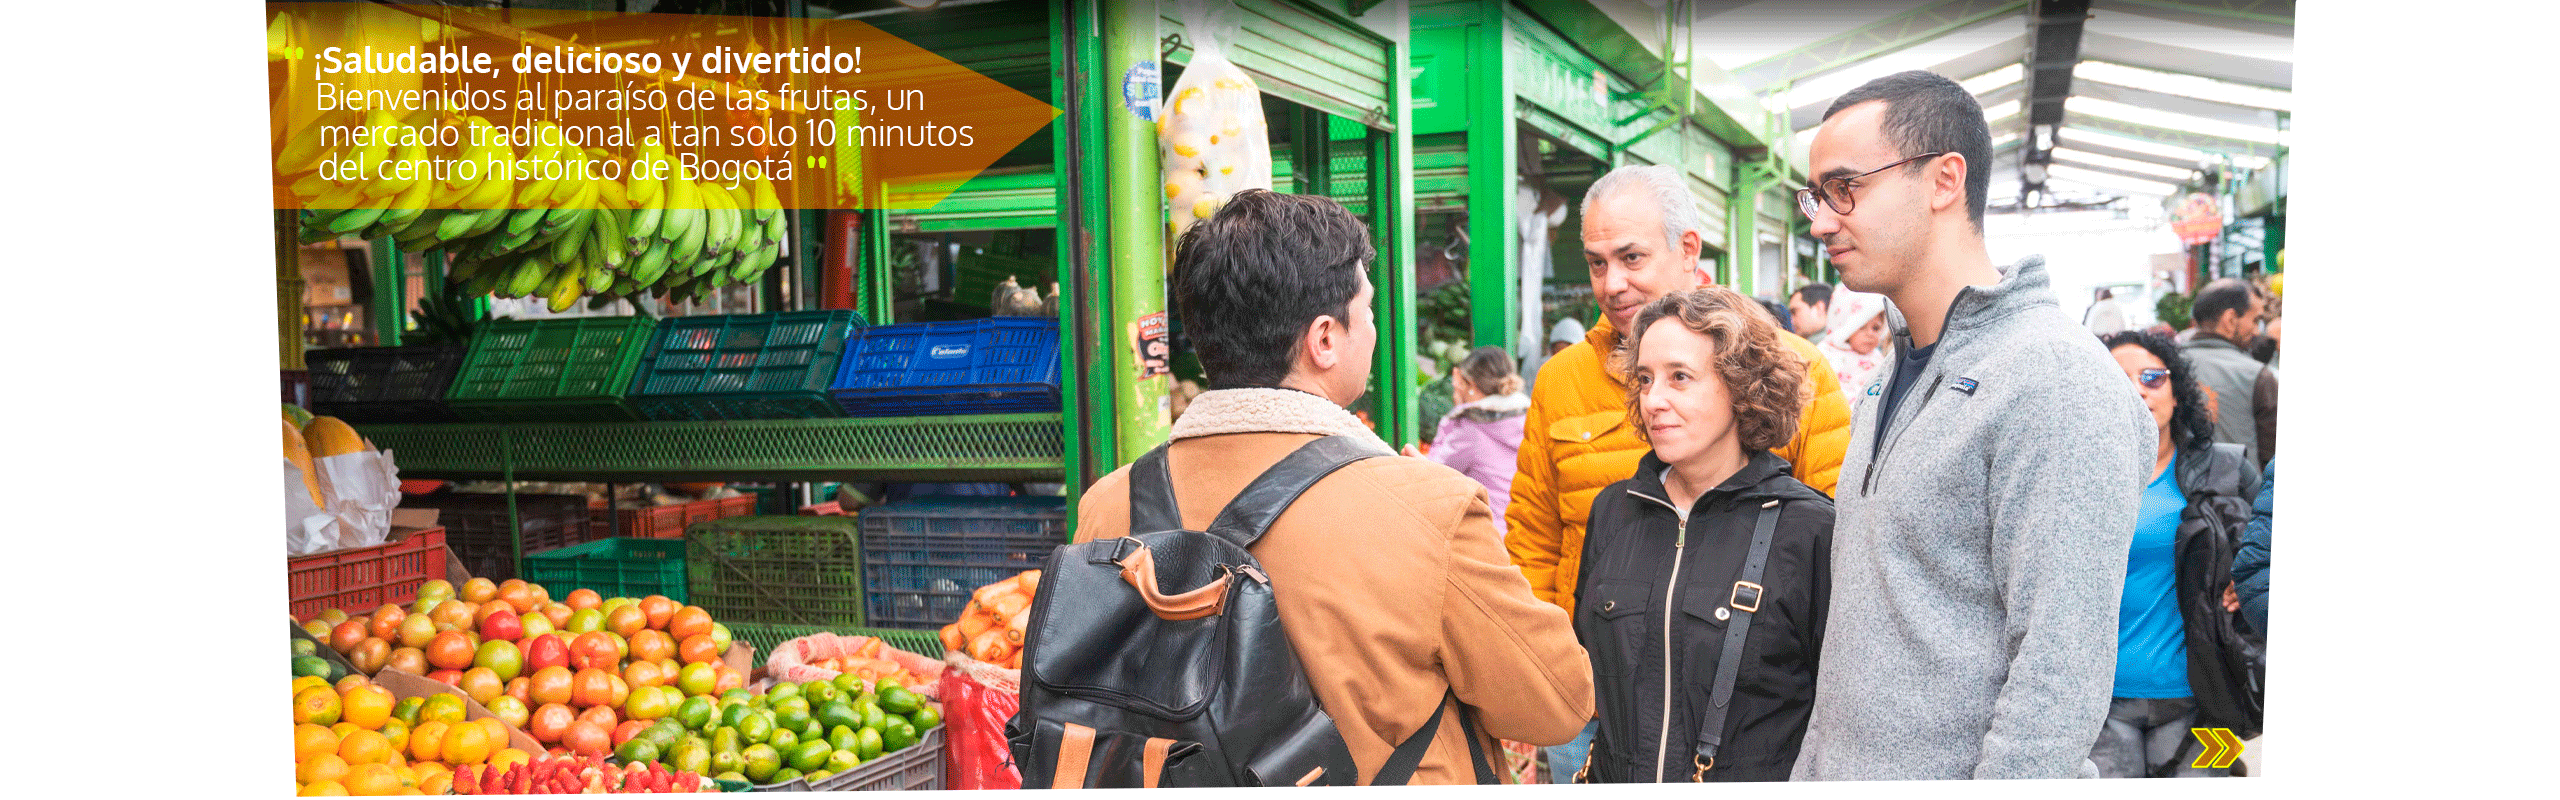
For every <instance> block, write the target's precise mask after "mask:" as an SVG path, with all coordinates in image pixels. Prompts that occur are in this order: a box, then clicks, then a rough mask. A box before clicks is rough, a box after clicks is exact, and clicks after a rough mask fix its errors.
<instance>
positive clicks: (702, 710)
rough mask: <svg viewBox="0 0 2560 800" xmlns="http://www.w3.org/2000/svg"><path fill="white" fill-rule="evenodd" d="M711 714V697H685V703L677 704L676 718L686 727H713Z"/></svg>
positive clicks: (698, 728)
mask: <svg viewBox="0 0 2560 800" xmlns="http://www.w3.org/2000/svg"><path fill="white" fill-rule="evenodd" d="M711 714H712V705H711V698H708V697H703V696H701V695H695V696H693V697H687V698H685V699H684V704H683V705H679V706H676V713H675V720H676V723H677V724H680V725H683V726H684V727H685V728H686V729H689V730H697V731H698V730H702V729H703V728H708V727H711ZM695 771H696V772H699V771H700V770H695Z"/></svg>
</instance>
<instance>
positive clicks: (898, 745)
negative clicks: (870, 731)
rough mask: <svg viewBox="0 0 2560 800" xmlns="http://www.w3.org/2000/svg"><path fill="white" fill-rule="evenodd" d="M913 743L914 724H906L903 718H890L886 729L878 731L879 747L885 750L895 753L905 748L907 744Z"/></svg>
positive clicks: (914, 741) (914, 738) (914, 736)
mask: <svg viewBox="0 0 2560 800" xmlns="http://www.w3.org/2000/svg"><path fill="white" fill-rule="evenodd" d="M915 743H916V726H914V725H910V724H908V723H907V721H906V720H903V719H899V720H891V721H890V722H889V727H888V729H887V730H883V731H881V732H880V749H881V750H884V751H887V752H891V753H895V752H898V751H900V750H905V749H907V746H908V745H912V744H915Z"/></svg>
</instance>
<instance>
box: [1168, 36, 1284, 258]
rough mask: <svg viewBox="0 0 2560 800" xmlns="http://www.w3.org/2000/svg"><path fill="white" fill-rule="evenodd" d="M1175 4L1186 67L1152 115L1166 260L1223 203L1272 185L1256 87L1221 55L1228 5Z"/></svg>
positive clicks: (1266, 130)
mask: <svg viewBox="0 0 2560 800" xmlns="http://www.w3.org/2000/svg"><path fill="white" fill-rule="evenodd" d="M1180 6H1181V10H1182V20H1183V28H1184V35H1185V36H1186V38H1189V39H1190V40H1191V63H1190V64H1189V65H1187V66H1185V67H1184V68H1183V72H1182V80H1179V81H1176V82H1174V84H1173V91H1172V92H1170V93H1168V94H1166V95H1165V102H1164V107H1163V109H1162V110H1161V111H1159V112H1158V114H1157V116H1156V147H1157V149H1158V150H1159V151H1160V152H1161V153H1162V154H1163V159H1164V196H1165V200H1166V201H1167V209H1168V211H1169V212H1170V214H1169V216H1171V217H1172V220H1173V229H1172V234H1173V238H1172V239H1170V240H1167V242H1166V244H1167V247H1166V248H1165V253H1166V257H1167V261H1168V263H1170V261H1171V254H1172V253H1173V249H1174V248H1173V247H1172V246H1171V245H1172V243H1173V242H1177V241H1180V240H1181V239H1182V232H1183V231H1186V230H1190V229H1191V226H1192V225H1193V224H1194V223H1197V222H1199V221H1201V220H1204V219H1208V218H1209V215H1211V214H1216V213H1218V209H1219V207H1221V206H1224V205H1226V204H1227V198H1230V197H1234V196H1235V194H1236V193H1237V192H1241V191H1244V190H1246V189H1269V188H1271V131H1270V128H1269V126H1268V125H1266V124H1265V123H1264V122H1263V118H1262V90H1261V89H1260V88H1259V87H1257V86H1255V85H1254V83H1253V76H1251V75H1247V74H1245V71H1244V69H1243V68H1240V67H1237V66H1236V65H1235V64H1234V63H1233V62H1230V61H1228V60H1227V57H1226V56H1225V55H1224V54H1223V53H1222V51H1221V50H1220V44H1219V43H1220V42H1221V41H1222V40H1223V41H1229V42H1232V41H1234V40H1235V36H1236V30H1237V28H1236V25H1235V21H1234V17H1233V15H1234V14H1235V13H1236V10H1235V7H1234V6H1233V5H1232V4H1228V3H1207V2H1200V1H1199V0H1183V2H1182V3H1181V4H1180Z"/></svg>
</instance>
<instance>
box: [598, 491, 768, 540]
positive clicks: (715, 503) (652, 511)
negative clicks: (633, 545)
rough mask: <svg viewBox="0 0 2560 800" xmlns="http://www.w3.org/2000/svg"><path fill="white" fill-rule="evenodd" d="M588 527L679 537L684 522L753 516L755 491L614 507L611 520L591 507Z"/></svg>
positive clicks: (637, 536) (625, 533)
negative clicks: (662, 503)
mask: <svg viewBox="0 0 2560 800" xmlns="http://www.w3.org/2000/svg"><path fill="white" fill-rule="evenodd" d="M591 513H592V514H593V515H594V516H593V522H592V524H591V526H590V527H591V529H594V530H599V531H603V532H602V533H599V534H598V535H596V536H595V537H593V538H597V539H602V538H610V537H616V536H619V537H624V538H635V539H681V538H684V529H685V527H686V526H689V525H692V524H693V523H696V522H709V521H711V520H715V519H728V518H730V517H745V516H753V515H754V514H755V513H756V497H755V495H741V496H738V497H729V498H723V499H719V500H696V501H693V502H690V503H675V504H672V505H663V506H657V507H654V508H623V509H615V510H614V512H613V517H612V520H613V521H612V522H611V523H606V522H605V517H604V513H605V512H604V510H603V509H591Z"/></svg>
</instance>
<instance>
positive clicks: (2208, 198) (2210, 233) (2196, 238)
mask: <svg viewBox="0 0 2560 800" xmlns="http://www.w3.org/2000/svg"><path fill="white" fill-rule="evenodd" d="M2169 228H2170V229H2171V230H2175V231H2177V232H2178V241H2179V242H2181V243H2184V244H2186V245H2187V246H2189V247H2193V246H2196V245H2200V244H2204V243H2206V242H2210V241H2213V240H2214V239H2215V238H2216V237H2219V236H2221V235H2222V207H2221V205H2220V204H2218V203H2216V202H2214V199H2213V196H2212V195H2209V194H2205V193H2203V192H2191V193H2189V194H2188V195H2187V196H2186V198H2185V199H2183V200H2180V201H2178V204H2177V205H2176V206H2174V207H2172V208H2170V209H2169Z"/></svg>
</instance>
